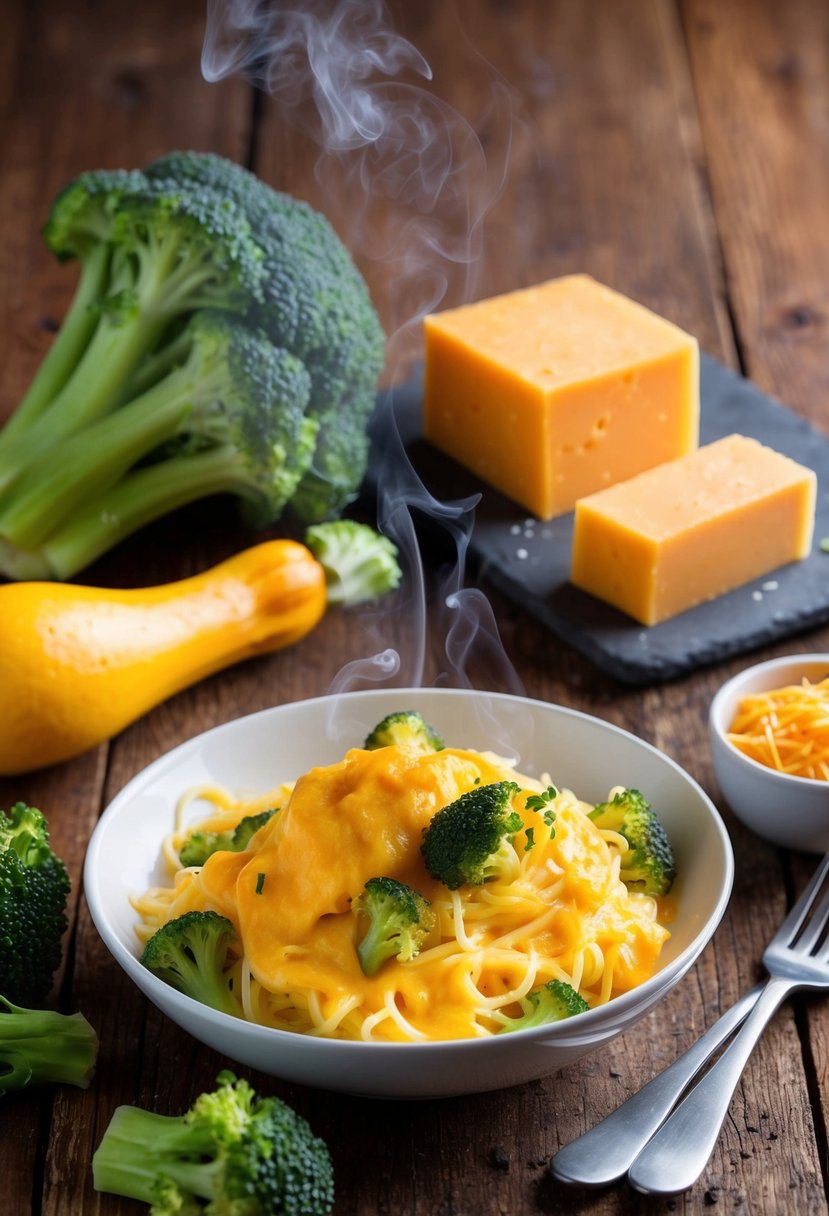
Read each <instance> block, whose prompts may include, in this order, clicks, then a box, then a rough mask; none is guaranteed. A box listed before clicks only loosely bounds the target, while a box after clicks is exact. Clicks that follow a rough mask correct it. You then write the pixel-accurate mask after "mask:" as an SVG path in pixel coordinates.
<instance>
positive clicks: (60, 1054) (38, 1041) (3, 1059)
mask: <svg viewBox="0 0 829 1216" xmlns="http://www.w3.org/2000/svg"><path fill="white" fill-rule="evenodd" d="M97 1056H98V1036H97V1035H96V1033H95V1031H94V1030H93V1028H92V1027H91V1026H90V1024H89V1022H88V1021H87V1020H86V1018H85V1017H84V1016H83V1014H82V1013H72V1014H66V1013H58V1012H56V1011H55V1010H53V1009H24V1008H22V1007H21V1006H20V1005H15V1004H13V1003H12V1002H11V1001H9V1000H7V999H6V997H4V996H2V995H0V1094H6V1093H10V1092H11V1091H12V1090H15V1089H25V1088H26V1086H28V1085H40V1084H45V1083H47V1082H53V1083H55V1084H61V1085H77V1086H79V1087H80V1088H81V1089H86V1087H87V1086H88V1085H89V1082H90V1080H91V1079H92V1074H93V1072H94V1070H95V1061H96V1059H97Z"/></svg>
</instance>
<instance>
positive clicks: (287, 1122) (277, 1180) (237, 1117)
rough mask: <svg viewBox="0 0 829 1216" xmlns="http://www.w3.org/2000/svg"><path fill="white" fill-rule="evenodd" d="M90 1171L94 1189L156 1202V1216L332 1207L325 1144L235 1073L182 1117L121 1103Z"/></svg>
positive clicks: (309, 1211) (257, 1215)
mask: <svg viewBox="0 0 829 1216" xmlns="http://www.w3.org/2000/svg"><path fill="white" fill-rule="evenodd" d="M92 1174H93V1181H94V1185H95V1189H96V1190H97V1191H105V1192H108V1193H110V1194H114V1195H123V1196H124V1197H126V1198H128V1199H136V1200H138V1201H140V1202H143V1203H147V1204H152V1212H153V1216H184V1213H193V1214H194V1216H195V1213H197V1212H203V1213H204V1214H205V1216H280V1214H281V1216H328V1214H329V1213H330V1212H331V1209H332V1207H333V1204H334V1172H333V1168H332V1164H331V1157H330V1154H329V1152H328V1148H327V1146H326V1144H325V1143H324V1141H322V1140H321V1139H319V1138H318V1137H317V1136H315V1135H314V1133H313V1132H312V1130H311V1128H310V1127H309V1125H308V1123H307V1122H306V1121H305V1120H304V1119H303V1118H301V1117H300V1116H299V1115H298V1114H297V1112H296V1111H294V1110H293V1109H292V1108H291V1107H290V1106H288V1105H287V1104H286V1103H284V1102H281V1101H280V1100H279V1099H278V1098H268V1097H261V1096H259V1095H258V1094H257V1093H256V1092H255V1091H254V1090H253V1088H252V1087H251V1086H250V1085H249V1084H248V1082H247V1081H243V1080H237V1079H236V1077H235V1076H234V1075H233V1074H232V1073H230V1072H222V1073H220V1074H219V1077H218V1080H217V1086H216V1089H215V1090H214V1091H212V1092H210V1093H204V1094H201V1095H200V1096H199V1097H198V1098H197V1099H196V1101H195V1102H194V1103H193V1105H192V1106H191V1108H190V1109H189V1110H188V1111H187V1112H186V1114H184V1115H160V1114H157V1113H155V1112H154V1111H148V1110H144V1109H142V1108H141V1107H137V1106H119V1107H118V1109H117V1110H116V1111H115V1114H114V1115H113V1116H112V1119H111V1121H110V1123H109V1126H108V1127H107V1129H106V1131H105V1132H104V1135H103V1138H102V1139H101V1142H100V1144H99V1145H98V1148H97V1150H96V1152H95V1155H94V1156H93V1159H92Z"/></svg>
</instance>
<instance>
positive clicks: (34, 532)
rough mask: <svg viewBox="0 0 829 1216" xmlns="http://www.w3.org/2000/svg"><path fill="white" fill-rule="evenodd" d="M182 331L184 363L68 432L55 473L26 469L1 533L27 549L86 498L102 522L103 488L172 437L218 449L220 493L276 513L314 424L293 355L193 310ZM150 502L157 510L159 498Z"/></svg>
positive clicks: (1, 515) (305, 459)
mask: <svg viewBox="0 0 829 1216" xmlns="http://www.w3.org/2000/svg"><path fill="white" fill-rule="evenodd" d="M186 335H187V337H188V338H189V343H190V350H189V353H188V357H187V360H186V362H185V363H184V365H183V366H181V367H178V368H175V369H174V370H172V371H171V372H169V373H168V375H167V376H165V377H164V378H163V379H162V380H161V381H159V382H158V383H156V384H154V385H153V386H152V387H151V388H149V389H147V390H146V392H145V393H143V394H142V395H141V396H139V397H138V398H137V399H136V400H134V401H131V402H129V403H128V404H125V405H122V406H121V407H120V408H119V409H117V410H116V411H115V412H114V413H111V414H109V415H107V416H106V417H105V418H102V419H101V420H99V421H98V422H97V423H94V424H92V425H90V426H88V427H86V428H84V430H82V431H81V432H79V433H77V434H75V435H73V436H71V437H70V438H69V439H67V440H66V441H65V442H64V443H63V444H62V445H61V458H60V462H59V463H58V465H57V467H53V466H52V464H51V463H50V462H47V463H45V464H43V465H41V466H40V467H39V468H37V469H34V470H33V471H32V472H31V474H30V475H29V476H28V477H27V479H26V483H25V485H24V486H23V487H22V489H20V490H19V491H18V492H16V493H14V494H13V495H12V497H11V499H9V498H8V497H7V499H6V501H5V503H4V504H3V506H2V508H0V534H2V535H3V536H4V537H5V538H6V539H7V540H8V541H10V542H11V543H12V544H14V545H17V546H19V547H20V548H22V549H27V550H28V549H32V548H36V547H37V546H39V545H40V544H41V543H42V542H43V541H45V540H46V539H47V538H48V537H49V536H50V535H52V534H53V533H54V532H55V531H56V529H58V527H59V525H60V523H61V521H62V520H65V519H67V518H69V517H71V515H72V513H73V512H74V511H75V510H77V509H79V508H81V509H82V508H84V507H85V506H86V505H87V504H88V503H90V502H93V503H95V509H96V511H97V512H98V514H99V517H103V518H106V517H107V516H108V515H109V514H111V512H109V511H108V510H107V504H106V499H107V495H106V491H107V490H109V489H110V487H111V486H113V485H115V484H117V483H118V481H119V479H120V478H122V477H123V476H124V474H125V473H126V472H127V471H128V470H129V469H130V468H131V467H132V466H133V465H134V464H136V463H137V462H138V461H140V460H142V459H143V458H144V457H145V456H147V455H148V454H149V453H151V452H152V451H153V449H155V448H159V447H161V446H162V445H163V444H169V443H172V441H173V440H175V439H177V438H179V437H183V438H184V439H185V440H186V442H187V444H188V445H190V446H192V448H193V449H195V450H196V451H198V449H199V447H200V446H204V445H215V446H216V447H217V448H218V449H219V450H222V451H224V452H227V453H228V457H227V459H226V461H225V465H226V469H227V483H226V486H224V487H222V488H226V489H227V490H228V491H231V492H233V491H235V492H236V493H238V494H240V495H241V496H243V497H247V498H249V499H251V500H252V501H253V502H254V503H255V504H256V505H257V506H258V507H259V508H260V511H261V515H262V517H263V519H264V518H268V519H275V518H277V517H278V516H279V514H280V512H281V511H282V509H283V507H284V506H285V504H286V503H287V502H288V501H289V499H290V497H291V495H292V494H293V492H294V490H295V489H296V486H297V484H298V482H299V478H300V477H301V475H302V473H303V471H304V469H305V467H307V465H308V463H309V462H310V459H311V453H312V451H313V444H314V436H315V433H316V425H315V423H313V422H312V421H311V419H308V418H305V417H304V410H305V406H306V403H307V400H308V373H307V372H306V370H305V368H304V367H303V365H302V364H301V363H300V362H299V360H298V359H297V358H295V356H294V355H291V354H289V353H288V352H287V351H282V350H278V349H277V348H276V347H274V346H272V345H271V343H270V342H269V341H268V340H267V339H266V338H265V337H264V336H263V335H259V334H255V333H253V332H251V331H250V330H248V329H246V328H244V327H243V326H242V324H241V323H240V322H239V321H238V320H236V319H235V318H234V317H233V316H232V315H230V314H222V313H214V312H209V311H206V312H201V313H196V314H195V315H194V316H193V318H192V319H191V321H190V323H189V325H188V327H187V331H186ZM160 459H161V460H163V459H164V457H163V456H162V457H160ZM240 468H241V469H243V470H244V473H245V474H246V477H245V476H243V477H240V476H239V471H238V470H239V469H240ZM173 484H175V483H173ZM193 488H194V491H195V492H196V494H197V496H198V497H201V496H202V495H203V494H204V486H203V485H202V484H200V483H198V482H197V483H195V484H194V487H193ZM210 488H211V489H215V485H214V484H211V486H210ZM157 506H158V508H159V510H160V511H162V512H163V511H165V510H166V503H165V502H164V501H163V500H162V501H161V502H160V503H158V504H157ZM145 517H146V516H145V513H144V514H142V518H145ZM120 518H121V519H122V520H123V512H121V515H120ZM103 526H104V525H102V527H103ZM72 531H73V530H71V525H70V534H72ZM62 534H63V535H64V536H65V532H63V533H61V532H60V531H59V532H58V536H60V535H62ZM64 569H65V568H64Z"/></svg>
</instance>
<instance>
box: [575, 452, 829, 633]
mask: <svg viewBox="0 0 829 1216" xmlns="http://www.w3.org/2000/svg"><path fill="white" fill-rule="evenodd" d="M816 493H817V478H816V477H815V474H814V473H813V471H812V470H811V469H806V468H804V467H803V466H802V465H799V464H797V463H796V462H795V461H794V460H790V459H789V457H788V456H782V455H781V454H780V453H779V452H775V451H773V450H772V449H771V448H768V447H764V446H763V444H761V443H758V442H757V440H756V439H748V438H746V437H745V436H744V435H729V436H727V437H726V438H725V439H719V440H717V442H716V443H710V444H707V445H706V446H705V447H701V448H699V449H698V450H697V451H696V452H692V453H691V454H690V455H689V456H685V457H683V458H682V459H680V460H674V461H671V462H669V463H668V464H663V465H660V466H659V467H658V468H655V469H651V470H649V471H648V472H647V473H640V474H639V476H638V477H634V478H632V479H631V480H630V481H626V482H622V483H620V484H619V485H615V486H611V487H610V488H608V489H607V490H601V491H600V492H599V493H597V494H593V495H590V496H589V497H587V498H583V499H581V500H580V501H579V502H577V503H576V515H575V524H574V529H573V554H572V568H571V581H572V582H573V583H574V584H575V585H576V586H577V587H581V588H582V589H583V590H585V591H589V592H591V593H592V594H593V595H596V596H598V597H599V598H600V599H603V600H606V601H607V602H608V603H610V604H615V605H616V607H617V608H621V609H622V611H623V612H626V613H628V615H629V616H632V617H634V618H635V619H636V620H637V621H641V622H642V624H643V625H655V624H656V623H657V622H658V621H664V620H666V619H667V618H668V617H672V616H675V615H676V614H677V613H679V612H684V611H685V610H686V609H687V608H692V607H693V606H694V605H695V604H700V603H703V602H704V601H705V600H710V599H714V597H715V596H718V595H722V594H723V593H724V592H726V591H731V590H732V589H733V588H735V587H740V586H742V584H743V583H746V582H748V581H749V580H750V579H753V578H757V577H759V576H760V575H763V574H767V573H768V572H769V571H771V570H774V569H776V568H777V567H778V566H782V565H785V564H786V563H787V562H792V561H796V560H798V559H799V558H803V557H806V556H807V554H808V553H809V550H810V548H811V544H812V533H813V530H814V518H815V497H816Z"/></svg>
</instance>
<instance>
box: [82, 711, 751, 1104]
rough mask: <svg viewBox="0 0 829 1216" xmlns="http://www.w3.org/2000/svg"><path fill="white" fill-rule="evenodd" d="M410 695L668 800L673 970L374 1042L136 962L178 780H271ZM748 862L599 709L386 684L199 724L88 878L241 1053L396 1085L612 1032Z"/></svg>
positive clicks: (430, 1092)
mask: <svg viewBox="0 0 829 1216" xmlns="http://www.w3.org/2000/svg"><path fill="white" fill-rule="evenodd" d="M399 709H416V710H419V711H420V712H421V713H422V714H423V716H424V717H425V718H426V720H427V721H429V722H431V723H432V724H433V725H434V726H435V727H436V729H437V730H439V731H440V732H441V734H443V736H444V738H446V739H447V741H449V742H450V743H456V744H457V745H459V746H463V747H474V748H477V749H492V750H495V751H498V752H500V753H501V754H502V755H504V754H506V755H511V756H515V757H516V758H517V759H518V761H519V766H520V768H521V769H522V770H523V771H525V772H528V773H531V774H536V775H541V774H542V773H544V772H547V771H549V772H550V773H551V774H552V777H553V779H554V781H556V782H557V783H558V784H559V785H562V786H566V787H569V788H571V789H573V790H574V791H575V792H576V793H577V794H578V795H579V796H580V797H582V798H585V799H587V800H589V801H592V802H596V801H601V800H602V799H604V798H606V797H607V794H608V791H609V790H610V789H611V787H612V786H614V785H616V784H619V785H627V786H632V787H635V788H638V789H641V790H642V791H643V792H644V793H645V794H646V796H647V797H648V798H649V799H650V800H651V802H652V803H653V804H654V807H655V808H657V809H658V812H659V815H660V817H661V819H662V821H663V822H664V824H665V827H666V829H667V831H668V835H669V837H670V839H671V842H672V845H673V848H674V852H675V855H676V862H677V869H678V873H679V877H678V880H677V883H676V886H675V893H676V899H677V906H678V912H677V916H676V919H675V921H674V922H673V923H672V925H671V934H672V936H671V938H670V941H669V942H668V943H667V945H666V947H665V949H664V950H663V953H662V956H661V958H660V964H659V970H658V972H657V973H656V974H655V975H654V976H652V977H651V978H650V979H649V980H648V981H647V982H646V983H644V984H642V985H641V986H640V987H638V988H636V989H634V990H633V991H632V992H628V993H625V994H623V995H622V996H619V997H617V998H616V999H615V1000H612V1001H610V1002H609V1003H608V1004H606V1005H603V1006H600V1007H598V1008H596V1009H591V1010H590V1011H588V1012H587V1013H584V1014H580V1015H579V1016H577V1017H574V1018H571V1019H568V1020H566V1021H564V1022H558V1023H556V1024H554V1025H550V1026H546V1027H545V1026H542V1027H538V1028H536V1029H533V1030H525V1031H517V1032H513V1033H511V1034H504V1035H497V1036H492V1037H490V1038H486V1039H473V1040H463V1041H459V1042H458V1041H453V1042H438V1043H405V1044H396V1043H363V1042H344V1041H338V1040H331V1039H320V1038H312V1037H310V1036H307V1035H301V1034H290V1033H288V1032H285V1031H280V1030H272V1029H270V1028H268V1027H263V1026H255V1025H252V1024H250V1023H248V1022H245V1021H242V1020H240V1019H238V1018H233V1017H229V1016H227V1015H225V1014H221V1013H217V1012H215V1011H214V1010H212V1009H208V1008H207V1007H205V1006H203V1005H200V1004H199V1003H198V1002H196V1001H193V1000H191V999H190V998H189V997H186V996H182V995H181V994H179V993H178V992H176V991H175V990H174V989H173V988H171V987H169V986H168V985H166V984H164V983H163V982H162V981H161V980H159V979H157V978H156V977H155V976H154V975H152V974H151V973H150V972H149V971H147V970H146V968H144V967H142V966H141V964H140V963H139V961H138V955H139V953H140V946H139V942H138V939H137V937H136V933H135V928H136V922H137V917H136V914H135V912H134V910H133V908H132V906H131V904H130V900H129V896H130V894H131V893H139V892H143V891H144V890H146V889H147V887H149V886H151V885H153V884H155V883H157V882H159V881H161V880H162V878H163V871H162V869H161V866H160V858H159V846H160V843H161V839H162V837H163V836H164V835H165V833H167V832H168V831H169V830H170V828H171V825H172V823H173V811H174V806H175V803H176V801H177V799H178V797H179V795H180V794H181V793H182V792H183V791H184V790H186V789H187V788H188V787H190V786H192V785H197V784H199V783H203V782H208V781H212V782H219V783H221V784H222V785H225V786H227V787H229V788H231V789H234V790H236V791H238V792H240V793H242V792H251V793H252V792H263V791H265V790H267V789H270V788H271V787H272V786H274V785H276V784H277V783H278V782H280V781H284V780H292V779H294V778H296V777H298V776H299V775H300V774H301V773H303V772H304V771H306V770H307V769H309V768H311V767H312V766H313V765H316V764H329V763H333V762H334V761H336V760H339V759H340V758H341V757H342V755H343V754H344V753H345V751H346V750H347V748H348V747H351V746H354V745H357V746H360V745H361V744H362V741H363V739H364V738H365V736H366V734H367V733H368V731H369V730H371V728H372V727H373V726H374V725H376V723H377V722H379V721H380V720H381V719H382V718H383V717H384V716H385V715H386V714H388V713H391V712H392V711H394V710H399ZM733 872H734V859H733V854H732V851H731V846H730V842H729V839H728V834H727V832H726V830H725V826H724V824H723V823H722V820H721V819H720V816H719V814H718V813H717V811H716V809H715V807H714V805H713V803H712V802H711V801H710V799H709V798H708V797H707V796H706V795H705V793H704V792H703V791H702V789H701V788H700V787H699V786H698V785H697V784H696V782H695V781H693V780H692V779H691V777H689V776H688V774H687V773H685V772H684V771H683V770H682V769H681V768H680V767H679V765H677V764H675V763H674V761H673V760H670V759H669V758H668V757H667V756H665V755H663V754H662V753H661V752H659V751H657V750H656V749H655V748H653V747H651V746H650V745H649V744H647V743H644V742H643V741H642V740H641V739H637V738H635V737H634V736H633V735H630V734H628V733H627V732H625V731H622V730H620V729H618V728H617V727H615V726H612V725H610V724H608V723H607V722H603V721H601V720H599V719H597V718H591V717H589V716H587V715H586V714H582V713H578V712H576V711H575V710H572V709H564V708H562V707H560V706H557V705H547V704H544V703H542V702H540V701H530V700H526V699H524V698H520V697H513V696H506V695H498V694H494V693H482V692H474V691H465V690H455V689H383V690H377V691H367V692H358V693H350V694H346V695H344V696H339V697H321V698H318V699H316V700H309V701H301V702H298V703H296V704H289V705H281V706H278V707H277V708H274V709H269V710H265V711H263V712H261V713H258V714H253V715H251V716H249V717H246V718H241V719H239V720H237V721H235V722H230V723H228V724H227V725H225V726H220V727H217V728H216V729H214V730H211V731H208V732H207V733H206V734H203V735H200V736H198V737H196V738H194V739H191V740H190V741H189V742H187V743H185V744H183V745H182V746H180V747H178V748H176V749H175V750H174V751H172V752H170V753H169V754H168V755H166V756H163V757H162V758H161V759H160V760H157V761H156V762H155V763H154V764H151V765H150V766H149V768H147V769H145V771H144V772H143V773H140V774H139V775H138V776H137V777H135V778H134V779H133V780H132V781H131V782H130V783H129V784H128V785H127V786H126V787H125V788H124V789H123V790H122V791H121V792H120V793H119V794H118V796H117V797H116V798H115V799H114V801H113V802H112V803H111V805H110V806H109V807H108V809H107V810H106V811H105V813H104V814H103V816H102V817H101V819H100V821H99V823H98V826H97V827H96V829H95V831H94V833H93V835H92V839H91V842H90V846H89V850H88V853H87V857H86V864H85V869H84V885H85V892H86V898H87V900H88V903H89V908H90V912H91V914H92V919H93V921H94V922H95V925H96V926H97V928H98V931H99V933H100V934H101V937H102V938H103V940H104V942H105V943H106V945H107V946H108V948H109V950H110V951H111V952H112V954H113V955H114V957H115V958H116V960H117V961H118V962H119V963H120V965H121V966H122V967H123V968H124V970H125V971H126V972H127V973H128V975H130V976H131V977H132V979H133V980H134V981H135V983H136V984H137V985H138V987H139V988H140V989H141V990H142V992H144V993H145V995H146V996H147V997H149V999H150V1000H151V1001H153V1002H154V1003H155V1004H156V1005H157V1006H158V1007H159V1008H160V1009H161V1010H163V1011H164V1012H165V1013H166V1014H167V1015H168V1016H169V1017H170V1018H171V1019H172V1020H173V1021H174V1022H176V1023H178V1025H179V1026H182V1027H183V1028H184V1029H186V1030H187V1031H189V1032H190V1033H191V1034H192V1035H193V1036H194V1037H195V1038H197V1039H199V1040H201V1041H202V1042H204V1043H207V1044H208V1045H209V1046H210V1047H213V1048H214V1049H215V1050H217V1051H219V1052H221V1053H223V1054H224V1055H226V1056H227V1057H229V1058H230V1059H231V1060H236V1061H239V1062H240V1063H243V1064H247V1065H250V1066H251V1067H254V1068H257V1069H259V1070H260V1071H261V1072H265V1073H270V1074H271V1075H274V1076H279V1077H283V1078H285V1079H286V1080H290V1081H294V1082H299V1083H301V1084H306V1085H313V1086H317V1087H320V1088H324V1089H331V1090H339V1091H342V1092H347V1093H357V1094H366V1095H372V1096H376V1097H386V1098H404V1097H405V1098H414V1097H416V1098H427V1097H441V1096H449V1095H454V1094H462V1093H476V1092H483V1091H485V1090H493V1089H500V1088H503V1087H505V1086H508V1085H517V1084H519V1083H522V1082H525V1081H529V1080H532V1079H535V1078H537V1077H540V1076H544V1075H546V1074H547V1073H551V1072H555V1071H556V1070H557V1069H559V1068H562V1067H563V1066H564V1065H566V1064H569V1063H570V1062H571V1061H573V1060H575V1059H577V1058H578V1057H579V1056H582V1055H584V1054H586V1053H587V1052H589V1051H591V1050H593V1049H594V1048H595V1047H599V1046H601V1045H603V1044H605V1043H607V1042H609V1040H610V1039H612V1038H614V1037H615V1036H616V1035H617V1034H619V1033H620V1032H621V1031H623V1030H625V1029H626V1028H627V1027H628V1026H630V1025H632V1024H633V1023H634V1022H635V1021H637V1020H638V1019H639V1018H641V1017H642V1016H643V1014H645V1013H647V1012H648V1010H650V1009H651V1008H652V1007H653V1006H654V1005H655V1004H657V1002H658V1001H660V1000H661V999H662V998H663V997H664V996H665V994H666V993H667V992H668V991H669V990H670V989H671V988H673V987H674V985H675V984H676V983H677V981H678V980H679V979H680V978H681V977H682V976H683V975H684V974H685V972H686V971H687V970H688V968H689V967H690V966H691V964H692V963H693V962H694V960H695V959H696V958H697V956H698V955H699V953H700V952H701V951H702V949H703V948H704V946H705V945H706V944H707V942H708V941H709V939H710V937H711V935H712V934H713V932H714V930H715V929H716V927H717V925H718V924H719V921H720V919H721V917H722V914H723V912H724V911H725V907H726V904H727V903H728V898H729V895H730V893H731V886H732V880H733Z"/></svg>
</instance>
